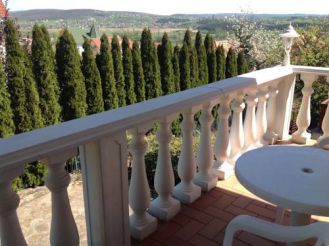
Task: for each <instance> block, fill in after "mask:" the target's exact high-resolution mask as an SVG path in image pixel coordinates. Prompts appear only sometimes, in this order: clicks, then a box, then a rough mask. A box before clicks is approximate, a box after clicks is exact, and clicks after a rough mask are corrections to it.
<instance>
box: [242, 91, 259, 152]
mask: <svg viewBox="0 0 329 246" xmlns="http://www.w3.org/2000/svg"><path fill="white" fill-rule="evenodd" d="M246 103H247V112H246V117H245V121H244V147H243V150H244V151H248V150H251V149H253V148H255V147H256V146H255V144H256V141H257V125H256V115H255V111H256V103H257V98H256V91H255V90H252V89H250V91H248V95H247V97H246Z"/></svg>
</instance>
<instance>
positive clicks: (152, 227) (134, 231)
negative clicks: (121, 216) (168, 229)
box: [129, 213, 158, 240]
mask: <svg viewBox="0 0 329 246" xmlns="http://www.w3.org/2000/svg"><path fill="white" fill-rule="evenodd" d="M129 222H130V235H131V236H132V237H133V238H135V239H137V240H143V239H145V238H146V237H148V236H149V235H151V234H152V233H153V232H155V231H156V229H157V227H158V220H157V219H156V218H154V217H153V216H151V215H149V214H148V213H146V215H145V217H144V221H143V223H142V224H140V223H136V218H135V217H134V216H133V215H131V216H130V217H129Z"/></svg>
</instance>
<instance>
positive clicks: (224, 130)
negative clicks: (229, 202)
mask: <svg viewBox="0 0 329 246" xmlns="http://www.w3.org/2000/svg"><path fill="white" fill-rule="evenodd" d="M230 102H231V98H230V97H229V96H225V97H223V98H222V99H221V101H220V107H219V109H218V130H217V135H216V142H215V147H214V154H215V157H216V161H215V162H214V165H213V169H214V172H215V174H216V175H217V177H218V178H219V179H226V178H228V177H229V176H231V175H232V174H233V166H232V164H231V163H229V161H228V155H229V152H230V134H229V125H228V118H229V117H230V115H231V109H230Z"/></svg>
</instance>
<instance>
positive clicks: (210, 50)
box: [204, 33, 217, 83]
mask: <svg viewBox="0 0 329 246" xmlns="http://www.w3.org/2000/svg"><path fill="white" fill-rule="evenodd" d="M204 46H205V49H206V53H207V65H208V76H209V81H208V83H211V82H214V81H216V79H217V67H216V65H217V64H216V54H215V45H214V40H213V39H212V36H211V35H210V34H209V33H208V34H207V35H206V38H205V40H204Z"/></svg>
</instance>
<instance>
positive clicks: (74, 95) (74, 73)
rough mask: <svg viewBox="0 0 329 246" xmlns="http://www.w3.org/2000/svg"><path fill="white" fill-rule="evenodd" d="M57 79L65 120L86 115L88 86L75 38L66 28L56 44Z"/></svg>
mask: <svg viewBox="0 0 329 246" xmlns="http://www.w3.org/2000/svg"><path fill="white" fill-rule="evenodd" d="M56 62H57V79H58V82H59V88H60V91H61V94H60V99H59V102H60V104H61V105H62V118H63V120H64V121H67V120H72V119H75V118H79V117H82V116H84V115H86V109H87V104H86V87H85V84H84V78H83V74H82V72H81V69H80V55H79V52H78V49H77V46H76V43H75V41H74V38H73V36H72V34H71V33H69V31H68V30H67V29H64V31H63V33H62V35H61V36H60V37H59V39H58V41H57V44H56Z"/></svg>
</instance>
